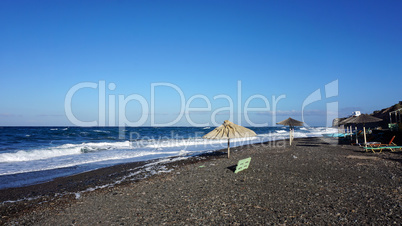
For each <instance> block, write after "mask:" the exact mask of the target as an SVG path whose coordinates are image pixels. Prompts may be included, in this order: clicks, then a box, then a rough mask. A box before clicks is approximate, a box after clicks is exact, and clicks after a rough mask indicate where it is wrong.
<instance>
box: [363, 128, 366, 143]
mask: <svg viewBox="0 0 402 226" xmlns="http://www.w3.org/2000/svg"><path fill="white" fill-rule="evenodd" d="M363 134H364V146H365V147H367V139H366V127H365V126H364V125H363Z"/></svg>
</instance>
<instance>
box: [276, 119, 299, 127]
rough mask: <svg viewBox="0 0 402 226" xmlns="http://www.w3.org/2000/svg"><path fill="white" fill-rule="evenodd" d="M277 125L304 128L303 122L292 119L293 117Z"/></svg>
mask: <svg viewBox="0 0 402 226" xmlns="http://www.w3.org/2000/svg"><path fill="white" fill-rule="evenodd" d="M276 124H280V125H284V126H290V127H295V126H303V122H300V121H297V120H296V119H292V118H291V117H289V118H287V119H285V120H283V121H280V122H278V123H276Z"/></svg>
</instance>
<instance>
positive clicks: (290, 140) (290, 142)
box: [289, 127, 292, 146]
mask: <svg viewBox="0 0 402 226" xmlns="http://www.w3.org/2000/svg"><path fill="white" fill-rule="evenodd" d="M289 145H290V146H292V127H290V130H289Z"/></svg>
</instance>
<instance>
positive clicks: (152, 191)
mask: <svg viewBox="0 0 402 226" xmlns="http://www.w3.org/2000/svg"><path fill="white" fill-rule="evenodd" d="M294 141H295V145H294V146H292V147H289V146H288V145H287V143H286V142H287V141H286V140H283V142H284V144H285V145H284V146H283V147H279V146H278V145H277V146H275V145H270V143H272V142H266V143H265V145H269V148H267V146H265V145H264V144H258V145H257V144H252V145H245V146H239V147H236V148H232V149H231V151H232V152H231V153H232V156H231V159H227V157H226V153H225V152H222V150H220V151H215V152H212V153H208V154H205V155H201V156H196V157H190V158H188V159H185V160H178V161H174V162H169V163H167V164H163V163H162V164H159V165H160V166H161V167H165V171H166V173H161V174H156V175H152V176H150V177H146V176H145V175H143V176H144V178H145V179H143V178H141V177H139V178H138V179H134V180H129V181H123V182H122V183H120V184H117V185H115V186H111V187H105V188H101V189H97V190H95V191H89V192H83V193H80V194H79V196H77V195H76V194H75V193H76V192H77V191H78V190H80V191H83V190H85V189H88V188H90V187H94V185H96V184H98V185H100V184H102V183H105V182H108V180H110V181H112V180H113V179H116V178H119V177H122V176H124V174H126V173H127V172H131V171H130V170H132V169H135V168H137V169H139V168H141V167H144V166H145V165H146V164H149V163H151V164H152V162H155V161H149V162H142V163H128V164H122V165H117V166H112V167H107V168H102V169H98V170H95V171H90V172H86V173H82V174H78V175H74V176H69V177H64V178H58V179H56V180H53V181H51V182H47V183H44V184H38V185H31V186H27V187H22V188H13V189H5V190H1V191H0V197H1V199H0V200H3V202H4V201H5V200H4V199H6V198H10V197H18V196H21V195H23V194H28V195H30V196H31V197H35V195H36V196H38V195H42V198H39V199H33V200H24V201H21V202H14V203H3V204H1V206H0V210H1V214H2V218H1V219H0V223H1V224H3V223H4V224H7V223H10V224H12V222H14V223H15V222H26V223H27V224H38V223H39V224H41V223H45V224H48V223H49V222H53V223H61V222H63V223H64V224H66V223H69V224H71V223H72V222H77V223H79V222H81V223H83V224H85V223H87V224H88V223H96V222H99V221H97V220H98V219H96V216H97V215H99V214H100V213H101V212H102V211H103V209H102V208H100V209H98V210H92V211H89V212H86V213H85V214H84V213H82V214H81V215H82V216H81V217H80V216H75V215H76V214H78V213H75V215H74V214H66V212H64V214H63V215H62V216H64V217H59V216H57V217H56V216H52V215H51V213H53V214H54V213H56V212H57V213H59V212H60V211H61V212H63V211H64V209H65V208H68V209H69V211H78V212H79V211H83V210H85V208H90V207H89V206H92V205H94V203H92V202H95V203H96V205H104V204H105V205H118V204H121V205H123V207H121V210H120V212H119V210H117V209H116V210H114V209H113V210H108V211H109V212H110V211H111V213H110V214H111V215H110V214H106V213H104V214H105V216H102V217H100V218H102V219H103V220H101V221H102V222H103V223H105V224H109V223H112V222H111V221H108V219H109V218H113V215H116V214H120V216H122V217H124V219H126V220H125V222H127V223H129V224H130V223H144V222H146V220H147V219H148V220H149V222H150V223H163V222H165V223H166V222H170V220H172V219H173V220H174V219H175V222H186V223H187V224H189V223H196V224H199V223H200V222H198V223H197V221H195V220H194V219H190V218H191V217H190V218H188V217H189V216H187V213H181V214H178V213H176V214H175V213H174V212H171V211H174V210H175V211H179V212H180V211H184V210H183V208H187V207H184V206H185V204H191V206H192V208H195V209H197V208H198V209H199V208H203V207H204V206H210V207H211V208H212V209H214V208H215V209H216V208H218V207H217V206H219V205H220V204H219V203H216V202H215V201H216V200H220V201H221V202H224V203H226V204H227V206H224V207H219V208H218V209H220V210H219V211H222V208H223V209H224V210H225V211H228V213H229V214H230V215H228V216H225V215H223V216H220V217H219V219H218V218H216V217H215V218H214V217H213V216H212V215H211V216H210V217H211V219H212V220H213V221H212V220H211V219H209V218H208V217H207V218H206V221H203V222H204V223H205V222H208V223H213V222H215V223H216V222H219V223H235V222H240V223H260V224H261V223H267V222H271V223H286V222H289V223H303V221H305V222H307V223H308V222H310V223H311V222H312V223H317V222H323V223H325V222H326V223H328V222H329V223H345V221H336V219H339V218H341V217H340V216H343V215H344V214H345V213H344V212H342V211H340V210H339V209H336V207H337V206H339V205H340V206H341V207H342V208H341V209H344V210H345V211H346V213H347V214H346V215H348V216H349V215H351V216H355V215H356V214H358V213H359V214H361V212H360V211H358V209H359V208H360V209H363V207H361V206H360V205H362V204H364V205H366V204H369V206H368V207H367V208H366V210H365V211H366V213H367V212H368V213H369V215H370V214H371V215H373V216H370V217H369V218H368V219H370V220H374V221H375V222H382V223H384V222H386V223H392V221H393V220H395V219H396V220H399V221H400V220H401V211H400V206H402V204H401V201H402V200H401V197H400V195H398V193H396V192H395V191H398V192H401V190H402V189H401V175H402V173H401V162H402V156H401V155H400V153H388V152H386V153H381V154H372V153H365V152H362V151H361V149H359V148H358V147H352V146H350V145H338V144H337V139H333V138H332V139H328V138H326V139H322V138H297V139H295V140H294ZM327 141H329V143H328V142H327ZM275 142H278V141H275ZM331 142H332V144H331ZM335 142H336V144H333V143H335ZM249 156H251V157H252V163H251V165H250V169H247V170H245V171H244V172H241V173H239V175H237V174H234V173H233V172H232V171H230V170H229V167H230V166H233V165H234V164H236V163H237V161H238V160H239V159H243V158H244V157H249ZM323 160H325V161H323ZM341 160H342V161H341ZM296 163H297V164H296ZM172 169H173V170H172ZM200 169H202V170H205V171H206V172H203V171H201V170H200ZM327 171H329V172H327ZM344 171H347V172H344ZM371 171H372V172H371ZM299 172H300V173H299ZM368 173H371V174H373V175H366V174H368ZM282 174H283V175H282ZM267 175H268V176H267ZM285 175H287V176H285ZM138 176H140V175H138ZM309 178H310V179H309ZM362 178H363V179H362ZM131 179H133V178H131ZM310 180H313V183H310ZM337 180H339V181H337ZM359 181H360V183H361V184H359ZM376 183H377V184H376ZM303 184H304V186H303ZM320 184H324V185H325V186H321V187H320ZM227 185H230V186H229V187H227ZM246 185H247V186H246ZM211 186H212V187H211ZM233 186H234V187H233ZM238 186H240V187H244V186H246V187H244V189H245V191H248V192H246V193H242V190H241V189H240V190H238V188H240V187H238ZM261 186H262V187H261ZM306 186H307V187H306ZM317 187H320V189H318V190H317ZM328 187H330V188H328ZM234 188H236V189H235V190H233V189H234ZM290 188H291V189H290ZM339 188H342V189H343V191H342V193H340V192H339V191H338V192H336V190H337V189H339ZM357 188H359V189H357ZM227 189H229V190H227ZM289 189H290V190H289ZM367 189H368V191H366V190H367ZM328 190H330V191H328ZM184 191H185V192H184ZM268 191H269V192H268ZM292 191H294V193H292ZM379 191H382V193H386V195H385V194H384V195H382V194H381V193H379ZM63 192H64V194H65V195H64V196H56V197H55V196H54V194H55V193H63ZM183 192H184V193H186V194H187V195H185V196H180V197H177V196H178V195H179V194H183ZM205 192H206V193H205ZM289 192H291V193H289ZM314 192H315V193H314ZM322 192H324V193H323V194H321V193H322ZM334 192H335V194H333V193H334ZM355 192H358V193H355ZM5 193H7V194H5ZM232 193H233V194H235V193H236V195H235V196H234V197H237V198H234V199H235V200H237V201H234V200H233V197H232V196H231V195H233V194H232ZM237 193H238V194H237ZM359 193H360V194H359ZM377 193H378V194H377ZM123 194H127V195H128V197H134V198H135V199H136V201H135V202H128V203H127V202H126V201H125V200H124V199H122V200H120V198H124V197H123ZM316 194H318V197H321V195H322V197H321V199H316ZM199 195H201V196H199ZM216 195H217V196H216ZM256 195H257V196H256ZM341 196H347V197H346V198H345V197H342V199H341ZM355 196H357V197H358V198H359V199H360V203H359V202H357V201H356V200H354V199H356V198H355ZM377 196H381V197H380V198H378V197H377ZM105 197H107V198H110V199H111V200H113V201H111V200H103V199H104V198H105ZM183 197H184V198H183ZM186 197H187V198H186ZM203 197H209V198H210V199H204V198H203ZM239 197H247V200H249V201H250V203H252V204H253V205H254V206H257V207H258V208H257V207H256V208H254V209H252V210H251V209H249V210H248V212H247V211H246V212H238V211H239V210H238V209H237V208H234V209H233V208H229V209H228V207H229V206H233V205H241V206H243V207H241V209H243V210H244V209H247V208H249V207H247V206H248V205H250V203H248V202H245V203H242V201H241V204H236V203H237V202H238V201H240V200H243V199H239ZM257 197H258V198H257ZM155 198H157V199H156V200H154V199H155ZM322 198H324V200H323V199H322ZM325 198H328V199H331V200H332V201H328V203H325V205H323V203H322V201H326V200H325ZM343 198H344V199H343ZM99 199H102V200H103V201H102V200H99ZM115 199H118V200H115ZM137 199H138V200H137ZM193 199H198V201H197V202H190V203H188V202H189V201H188V200H193ZM384 199H385V201H384ZM141 200H142V201H144V202H141ZM150 200H151V201H150ZM152 200H154V201H152ZM186 200H187V201H186ZM214 200H215V201H214ZM297 200H299V201H297ZM336 200H338V201H336ZM350 200H352V201H350ZM370 200H371V201H370ZM296 201H297V202H296ZM340 201H341V202H340ZM343 201H344V202H346V203H347V205H346V206H345V205H343V203H342V202H343ZM210 202H213V203H210ZM305 202H307V204H308V203H310V204H308V206H309V207H311V208H313V209H314V210H312V211H307V212H306V213H304V215H305V216H304V215H303V211H302V210H301V209H300V208H304V207H303V206H305V205H306V203H305ZM314 202H321V203H316V204H315V205H316V206H317V207H314V205H312V204H314ZM370 202H371V204H370ZM123 203H124V204H123ZM161 203H164V204H166V203H167V204H166V205H164V206H161V205H162V204H161ZM169 203H170V204H169ZM173 203H174V204H173ZM278 203H282V205H278ZM300 203H302V204H303V205H300ZM136 204H138V205H139V206H132V205H136ZM374 204H376V205H377V207H374ZM391 204H392V205H391ZM77 205H83V206H85V207H80V206H77ZM88 205H89V206H88ZM289 205H290V207H291V206H294V208H296V207H297V208H299V209H298V210H297V208H296V209H294V208H293V207H292V208H291V209H293V210H284V209H283V208H284V207H283V206H285V207H289ZM348 205H357V207H353V206H351V207H347V206H348ZM384 205H386V207H383V206H384ZM398 205H399V208H397V207H398ZM159 206H160V208H159ZM331 206H332V207H331ZM273 207H275V208H279V209H281V211H279V212H278V211H276V212H275V211H273V210H271V209H272V208H273ZM71 208H72V209H71ZM80 208H82V209H80ZM105 208H106V207H105ZM133 208H134V209H136V210H138V211H139V212H138V211H137V212H138V213H136V214H134V215H136V216H137V217H134V216H132V213H131V212H130V213H126V212H125V211H133ZM149 208H151V210H150V211H145V210H146V209H149ZM166 208H167V209H166ZM275 208H273V209H274V210H275ZM316 208H321V209H324V210H325V211H324V213H322V214H324V215H325V216H326V217H322V216H321V217H320V216H316V215H314V216H310V215H311V213H314V212H317V211H319V212H320V211H321V209H316ZM376 208H377V209H376ZM387 208H388V211H389V210H391V209H392V210H393V211H394V215H392V214H391V215H390V214H389V213H384V211H386V209H387ZM55 211H56V212H55ZM98 211H99V212H98ZM116 211H117V213H116ZM144 211H145V212H144ZM158 211H165V212H170V214H169V215H163V216H159V217H156V215H157V214H158ZM233 211H234V212H233ZM261 211H262V212H264V214H263V213H262V212H261ZM334 211H335V212H337V213H338V212H339V211H340V212H339V214H340V216H336V214H337V213H333V212H334ZM354 211H355V212H354ZM398 211H399V213H398ZM109 212H107V213H109ZM134 212H135V211H134ZM377 212H378V213H377ZM102 213H103V212H102ZM234 213H236V214H238V216H243V217H244V216H245V215H244V214H246V215H247V214H248V215H251V216H253V215H254V216H255V217H257V218H255V219H254V218H252V219H247V218H241V217H240V218H236V217H234V215H233V214H234ZM308 213H310V215H309V214H308ZM395 213H397V214H396V215H395ZM183 214H184V215H185V216H187V218H182V216H183ZM192 214H194V215H197V214H198V215H200V214H201V215H202V214H203V213H202V212H194V213H192ZM292 214H293V215H295V217H293V218H291V217H289V216H288V217H286V215H292ZM379 214H380V215H381V217H377V218H378V219H374V216H377V215H379ZM127 215H129V216H127ZM272 215H276V216H277V218H272ZM301 215H303V216H304V217H301ZM333 215H334V216H333ZM202 216H203V217H204V218H205V217H206V216H204V215H202ZM230 216H231V217H230ZM68 217H71V218H72V219H71V221H69V218H68ZM91 217H92V218H91ZM233 217H234V218H233ZM328 217H329V221H325V219H326V218H328ZM355 217H356V219H358V220H357V222H358V223H364V222H366V223H369V222H371V221H365V220H364V217H367V216H363V218H362V217H359V216H355ZM98 218H99V216H98ZM199 219H202V217H201V218H199ZM208 219H209V220H208ZM275 219H276V220H275ZM66 220H67V221H66ZM95 220H96V221H95ZM232 220H235V221H232ZM120 221H121V219H120ZM106 222H108V223H106ZM346 222H349V223H352V222H354V221H346ZM396 222H398V221H396Z"/></svg>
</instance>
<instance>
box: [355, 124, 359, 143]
mask: <svg viewBox="0 0 402 226" xmlns="http://www.w3.org/2000/svg"><path fill="white" fill-rule="evenodd" d="M355 133H356V145H357V144H358V143H359V139H358V138H357V126H355Z"/></svg>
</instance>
